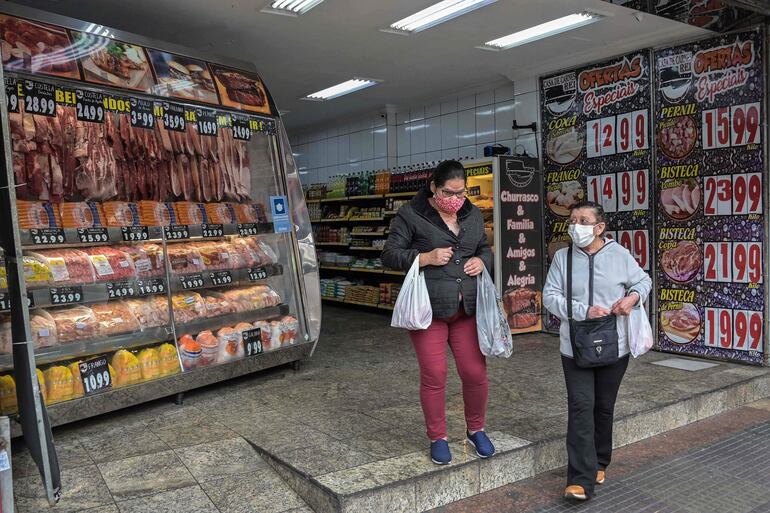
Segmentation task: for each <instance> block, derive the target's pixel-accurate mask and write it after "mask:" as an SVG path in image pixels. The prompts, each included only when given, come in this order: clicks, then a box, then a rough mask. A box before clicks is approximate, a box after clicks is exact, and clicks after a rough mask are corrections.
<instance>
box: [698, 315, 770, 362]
mask: <svg viewBox="0 0 770 513" xmlns="http://www.w3.org/2000/svg"><path fill="white" fill-rule="evenodd" d="M763 328H764V326H763V315H762V312H753V311H750V310H732V309H729V308H706V325H705V340H704V341H703V343H704V345H705V346H707V347H718V348H721V349H736V350H738V351H758V352H759V351H762V346H763V344H762V334H763Z"/></svg>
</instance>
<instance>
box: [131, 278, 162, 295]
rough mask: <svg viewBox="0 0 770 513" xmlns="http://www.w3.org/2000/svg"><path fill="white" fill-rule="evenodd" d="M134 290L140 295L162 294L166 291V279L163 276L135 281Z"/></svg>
mask: <svg viewBox="0 0 770 513" xmlns="http://www.w3.org/2000/svg"><path fill="white" fill-rule="evenodd" d="M136 292H137V294H138V295H140V296H150V295H153V294H164V293H165V292H166V281H165V280H164V279H163V278H151V279H145V280H138V281H137V282H136Z"/></svg>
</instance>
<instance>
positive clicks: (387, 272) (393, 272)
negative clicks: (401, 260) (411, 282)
mask: <svg viewBox="0 0 770 513" xmlns="http://www.w3.org/2000/svg"><path fill="white" fill-rule="evenodd" d="M382 274H392V275H393V276H406V273H405V272H404V271H391V270H387V271H383V272H382Z"/></svg>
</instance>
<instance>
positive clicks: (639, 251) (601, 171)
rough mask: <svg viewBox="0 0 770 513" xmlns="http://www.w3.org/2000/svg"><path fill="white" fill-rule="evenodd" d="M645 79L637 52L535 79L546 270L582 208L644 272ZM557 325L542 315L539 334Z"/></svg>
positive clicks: (648, 217) (648, 189)
mask: <svg viewBox="0 0 770 513" xmlns="http://www.w3.org/2000/svg"><path fill="white" fill-rule="evenodd" d="M650 77H651V67H650V62H649V53H648V52H647V51H646V50H640V51H638V52H633V53H630V54H627V55H624V56H620V57H617V58H614V59H611V60H608V61H606V62H602V63H597V64H592V65H590V66H584V67H581V68H578V69H575V70H571V71H565V72H561V73H559V74H556V75H551V76H547V77H542V78H541V79H540V90H541V95H540V97H541V119H542V123H543V133H544V135H543V137H544V141H543V146H544V148H545V152H544V153H545V155H544V159H543V166H544V169H543V175H544V178H545V205H546V209H545V241H546V250H547V256H548V260H547V262H548V263H550V262H551V260H552V259H553V257H554V254H555V253H556V251H558V250H559V249H561V248H563V247H567V246H568V245H569V243H570V239H569V236H568V235H567V228H568V223H569V214H570V209H571V208H572V207H573V206H575V205H576V204H577V203H579V202H580V201H583V200H590V201H594V202H596V203H599V204H600V205H602V207H603V209H604V211H605V213H606V214H607V219H608V222H607V235H608V236H609V237H611V238H613V239H615V240H617V241H618V242H619V243H620V244H621V245H623V246H624V247H625V248H626V249H628V250H629V251H630V252H631V254H632V255H633V256H634V258H636V260H637V262H639V265H640V266H642V268H643V269H645V270H647V271H649V270H650V260H651V258H650V257H651V254H652V246H651V240H652V239H651V235H652V211H651V205H652V186H651V183H650V178H651V173H650V168H651V167H652V151H651V147H652V145H651V142H650V109H651V94H650V80H651V79H650ZM604 306H611V305H604ZM558 325H559V321H558V319H556V318H554V317H552V316H550V315H549V319H548V323H547V328H548V329H549V330H556V329H558Z"/></svg>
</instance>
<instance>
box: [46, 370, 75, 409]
mask: <svg viewBox="0 0 770 513" xmlns="http://www.w3.org/2000/svg"><path fill="white" fill-rule="evenodd" d="M43 376H45V386H46V390H47V392H48V404H56V403H60V402H62V401H69V400H70V399H72V394H73V391H74V382H73V378H72V372H71V371H70V370H69V368H68V367H65V366H63V365H54V366H53V367H49V368H47V369H46V370H45V372H43Z"/></svg>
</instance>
